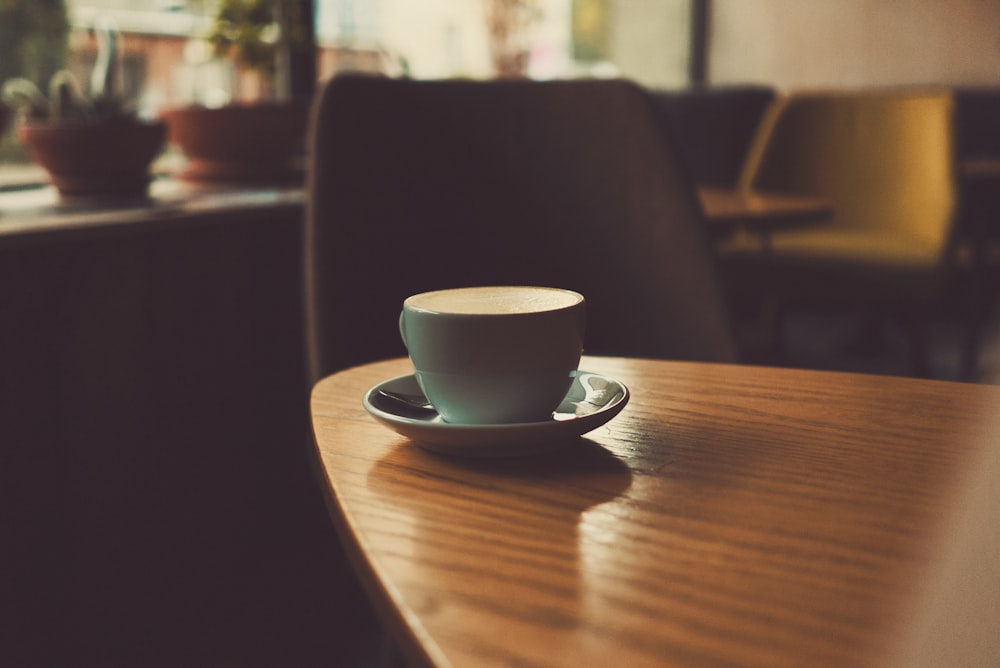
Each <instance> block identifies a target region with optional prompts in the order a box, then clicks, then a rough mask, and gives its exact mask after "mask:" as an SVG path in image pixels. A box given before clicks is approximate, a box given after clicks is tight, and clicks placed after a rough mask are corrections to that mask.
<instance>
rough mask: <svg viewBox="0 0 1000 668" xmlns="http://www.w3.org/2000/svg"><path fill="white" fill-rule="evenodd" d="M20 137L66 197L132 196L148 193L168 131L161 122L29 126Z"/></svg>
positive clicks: (20, 131) (21, 128) (24, 126)
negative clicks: (152, 164) (154, 162)
mask: <svg viewBox="0 0 1000 668" xmlns="http://www.w3.org/2000/svg"><path fill="white" fill-rule="evenodd" d="M17 136H18V139H19V140H20V141H21V142H22V143H23V144H24V145H25V146H26V147H27V149H28V154H29V155H30V156H31V158H32V159H33V160H34V161H35V162H37V163H38V164H40V165H41V166H42V167H44V168H45V169H46V170H47V171H48V173H49V177H50V178H51V179H52V182H53V183H54V184H55V186H56V189H57V190H58V191H59V194H60V195H62V196H63V197H77V196H126V195H144V194H145V193H146V192H147V188H148V187H149V181H150V173H149V166H150V164H151V163H152V162H153V159H154V158H155V157H156V156H157V155H158V154H159V153H160V150H161V149H162V148H163V145H164V142H165V141H166V136H167V128H166V125H165V124H164V123H162V122H160V121H156V122H145V121H131V120H129V121H120V120H119V121H108V122H82V121H79V122H76V121H73V122H64V123H46V122H43V121H42V122H40V121H27V122H24V123H22V124H21V125H20V126H19V127H18V129H17Z"/></svg>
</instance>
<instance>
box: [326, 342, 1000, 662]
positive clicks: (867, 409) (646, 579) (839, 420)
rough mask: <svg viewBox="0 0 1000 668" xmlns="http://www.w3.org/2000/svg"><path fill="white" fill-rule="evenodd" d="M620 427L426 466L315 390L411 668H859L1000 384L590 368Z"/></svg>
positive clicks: (904, 598) (891, 613)
mask: <svg viewBox="0 0 1000 668" xmlns="http://www.w3.org/2000/svg"><path fill="white" fill-rule="evenodd" d="M581 367H582V368H585V369H588V370H593V371H596V372H599V373H604V374H607V375H611V376H613V377H615V378H618V379H619V380H622V381H623V382H625V383H626V384H627V385H628V386H629V388H630V389H631V391H632V400H631V403H630V404H629V406H628V407H627V408H626V409H625V411H624V412H623V413H622V414H621V415H619V416H618V417H617V418H616V419H614V420H613V421H611V422H610V423H609V424H608V425H606V426H605V427H602V428H601V429H598V430H597V431H595V432H592V433H591V434H588V435H587V437H585V439H583V440H581V441H580V442H578V443H576V444H574V445H572V446H570V447H568V448H566V449H564V450H562V451H560V452H557V453H554V454H552V455H550V456H545V457H535V458H525V459H520V460H518V459H512V460H500V461H476V460H463V459H460V458H447V457H443V456H438V455H434V454H431V453H429V452H427V451H425V450H423V449H421V448H420V447H418V446H417V445H416V444H414V443H412V442H411V441H408V440H407V439H405V438H403V437H401V436H399V435H397V434H395V433H393V432H391V431H389V430H388V429H386V428H384V427H382V426H380V425H379V424H377V423H376V422H375V421H374V420H373V419H372V418H370V417H369V416H368V415H367V414H366V413H365V412H364V410H363V409H362V407H361V399H360V398H361V396H362V394H363V392H364V391H365V390H367V389H368V388H369V387H371V386H372V385H374V384H376V383H378V382H380V381H382V380H385V379H387V378H390V377H393V376H397V375H401V374H404V373H407V372H408V371H409V369H410V367H409V364H408V362H407V361H405V360H395V361H387V362H382V363H377V364H373V365H368V366H363V367H358V368H355V369H352V370H349V371H345V372H343V373H340V374H337V375H334V376H331V377H328V378H326V379H324V380H323V381H321V382H320V383H318V384H317V386H316V387H315V388H314V391H313V396H312V414H313V423H314V430H315V436H316V441H317V443H318V451H319V454H320V457H321V460H322V464H323V467H324V469H325V472H326V476H327V478H328V481H329V488H330V492H331V501H332V503H331V509H332V514H333V517H334V521H335V523H336V524H337V525H338V528H339V530H340V531H341V533H342V536H343V537H344V538H345V541H346V542H348V543H349V544H350V547H349V551H351V552H352V557H353V559H354V560H355V566H356V568H357V569H358V571H359V573H360V574H361V575H362V577H363V578H364V579H365V580H366V582H367V585H368V587H369V591H370V595H371V596H372V598H373V600H374V602H375V603H376V604H377V605H378V606H380V607H381V610H382V614H383V616H384V618H385V619H386V620H387V622H388V623H389V625H390V627H391V628H392V629H393V630H394V632H395V633H396V637H397V639H398V641H399V643H400V645H401V647H402V648H403V650H404V652H405V653H406V655H407V657H408V658H409V659H410V660H411V662H413V663H415V664H432V665H438V666H449V665H454V666H483V665H525V666H581V665H598V666H604V665H619V666H643V665H650V666H652V665H657V666H663V665H684V666H691V665H736V664H738V665H760V666H776V665H862V664H870V663H877V662H879V661H880V660H881V659H883V658H884V656H885V653H886V652H887V651H888V650H889V649H890V648H891V647H892V646H893V643H894V642H895V640H896V638H897V637H898V636H899V627H900V624H901V620H902V616H903V615H902V613H903V611H904V610H905V609H906V605H907V602H908V601H909V600H910V598H911V597H912V596H913V595H914V592H915V589H916V588H917V585H918V583H919V575H920V573H921V572H922V571H923V569H924V568H925V567H926V565H927V564H926V561H927V559H928V556H927V555H928V553H929V545H930V543H931V542H932V538H933V536H934V533H935V531H936V529H937V527H938V525H939V524H940V523H941V521H942V518H943V517H944V511H943V509H944V508H945V507H946V506H947V503H948V501H949V499H950V498H951V496H952V495H953V493H954V485H955V481H956V480H957V479H959V472H960V470H961V467H962V465H963V463H964V461H965V460H966V459H967V458H968V457H970V455H971V453H972V452H973V451H975V449H976V447H977V444H979V443H981V442H983V439H984V438H985V434H986V430H987V429H988V428H989V427H990V426H991V421H993V420H995V418H994V415H993V410H994V409H995V407H996V406H998V405H1000V387H993V386H981V385H964V384H957V383H946V382H938V381H921V380H914V379H903V378H890V377H879V376H867V375H854V374H842V373H830V372H813V371H799V370H781V369H769V368H761V367H749V366H729V365H711V364H696V363H681V362H664V361H649V360H624V359H612V358H585V360H584V362H583V364H582V365H581Z"/></svg>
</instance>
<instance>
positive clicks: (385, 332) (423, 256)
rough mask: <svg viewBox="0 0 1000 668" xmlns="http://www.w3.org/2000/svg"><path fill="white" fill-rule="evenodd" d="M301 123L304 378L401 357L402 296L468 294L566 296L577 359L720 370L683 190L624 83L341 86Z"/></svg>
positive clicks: (692, 208)
mask: <svg viewBox="0 0 1000 668" xmlns="http://www.w3.org/2000/svg"><path fill="white" fill-rule="evenodd" d="M313 114H314V115H313V130H314V141H313V144H312V146H311V157H310V163H309V203H308V213H307V226H306V241H305V253H306V257H305V262H306V284H305V287H306V310H307V317H308V331H309V335H310V345H309V347H310V355H311V370H312V374H313V378H314V379H316V378H319V377H321V376H323V375H326V374H329V373H331V372H333V371H335V370H338V369H342V368H345V367H348V366H351V365H355V364H359V363H363V362H367V361H371V360H375V359H380V358H386V357H392V356H399V355H404V354H405V350H404V348H403V346H402V343H401V342H400V340H399V333H398V325H397V321H398V317H399V311H400V308H401V306H402V302H403V299H404V298H405V297H407V296H408V295H410V294H413V293H417V292H422V291H425V290H432V289H437V288H445V287H454V286H464V285H483V284H540V285H551V286H557V287H565V288H570V289H575V290H577V291H579V292H581V293H583V294H584V295H585V296H586V297H587V300H588V311H587V328H588V329H587V336H586V350H585V352H586V353H589V354H617V355H631V356H645V357H658V358H676V359H692V360H695V359H696V360H717V361H726V362H728V361H733V360H735V359H736V358H737V352H736V346H735V343H734V339H733V334H732V330H731V329H730V323H729V319H728V313H727V311H726V308H725V304H724V298H723V293H722V291H721V287H720V281H719V278H718V276H717V274H716V267H715V265H714V262H713V255H712V250H711V247H710V245H709V241H708V239H707V236H706V232H705V228H704V224H703V221H702V219H701V217H700V214H699V209H698V204H697V200H696V198H695V196H694V191H693V189H692V187H691V185H690V183H689V181H688V178H687V177H686V175H685V174H684V171H683V168H682V166H681V164H680V161H679V160H678V159H677V157H676V155H675V153H672V152H671V151H670V150H669V146H668V147H665V146H664V142H663V141H662V139H661V137H660V128H659V127H658V125H657V122H656V119H655V115H654V113H653V108H652V105H651V102H650V99H649V97H648V95H647V94H646V92H645V91H643V90H642V89H641V88H639V87H638V86H636V85H634V84H631V83H627V82H623V81H607V80H604V81H597V80H575V81H557V82H529V81H491V82H473V81H436V82H429V81H407V80H391V79H383V78H366V77H356V76H351V77H343V78H337V79H334V80H332V81H331V82H330V83H328V85H326V87H325V88H324V90H323V91H322V92H321V94H320V96H319V99H318V102H317V105H316V106H315V107H314V110H313Z"/></svg>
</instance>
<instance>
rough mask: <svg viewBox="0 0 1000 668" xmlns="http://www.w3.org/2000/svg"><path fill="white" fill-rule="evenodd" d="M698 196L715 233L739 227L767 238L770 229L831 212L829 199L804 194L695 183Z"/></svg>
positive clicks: (821, 217) (814, 220)
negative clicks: (748, 190)
mask: <svg viewBox="0 0 1000 668" xmlns="http://www.w3.org/2000/svg"><path fill="white" fill-rule="evenodd" d="M698 199H699V201H700V202H701V207H702V212H703V213H704V214H705V219H706V220H707V221H708V223H709V226H710V229H711V230H712V231H713V232H715V233H717V234H731V233H732V232H734V231H736V229H738V228H740V227H743V228H746V229H747V230H749V231H751V232H754V233H756V234H759V235H761V236H762V237H768V236H769V235H770V233H771V232H772V231H774V230H779V229H785V228H789V227H800V226H802V225H809V224H816V223H819V222H822V221H824V220H827V219H828V218H829V217H830V216H831V215H832V214H833V204H832V203H831V202H830V201H828V200H826V199H824V198H822V197H810V196H807V195H795V194H789V193H776V192H766V191H751V192H744V191H741V190H736V189H732V190H729V189H725V188H714V187H709V186H699V187H698Z"/></svg>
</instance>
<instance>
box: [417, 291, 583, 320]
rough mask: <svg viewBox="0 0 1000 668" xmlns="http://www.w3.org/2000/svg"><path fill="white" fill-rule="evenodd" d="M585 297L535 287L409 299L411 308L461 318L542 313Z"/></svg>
mask: <svg viewBox="0 0 1000 668" xmlns="http://www.w3.org/2000/svg"><path fill="white" fill-rule="evenodd" d="M582 301H583V295H581V294H579V293H576V292H573V291H571V290H562V289H559V288H542V287H531V286H508V285H504V286H489V287H472V288H451V289H448V290H437V291H435V292H424V293H422V294H419V295H413V296H412V297H409V298H407V299H406V304H407V305H408V306H409V307H410V308H414V309H420V310H422V311H432V312H434V313H454V314H458V315H511V314H518V313H542V312H545V311H557V310H560V309H564V308H569V307H571V306H575V305H576V304H579V303H580V302H582Z"/></svg>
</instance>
